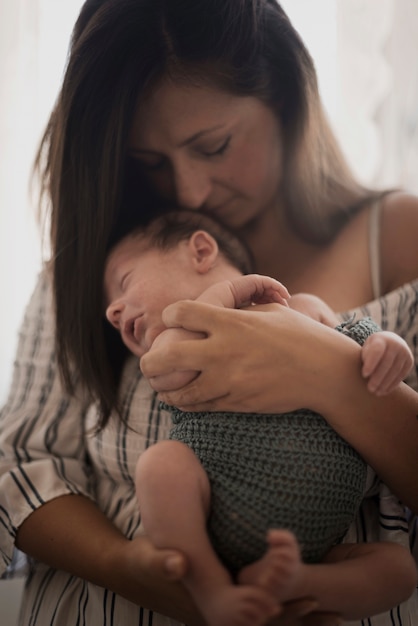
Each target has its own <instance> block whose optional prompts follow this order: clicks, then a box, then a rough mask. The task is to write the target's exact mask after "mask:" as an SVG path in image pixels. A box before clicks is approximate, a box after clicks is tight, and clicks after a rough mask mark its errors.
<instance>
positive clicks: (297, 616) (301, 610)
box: [267, 598, 342, 626]
mask: <svg viewBox="0 0 418 626" xmlns="http://www.w3.org/2000/svg"><path fill="white" fill-rule="evenodd" d="M317 606H318V603H317V601H316V600H314V599H312V598H301V599H299V600H294V601H291V602H286V604H284V605H283V611H282V613H281V614H280V616H279V617H277V618H274V619H273V620H271V621H269V622H268V625H267V626H340V624H341V623H342V620H341V617H340V616H339V615H337V614H336V613H322V612H315V609H316V608H317Z"/></svg>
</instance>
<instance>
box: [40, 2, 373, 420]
mask: <svg viewBox="0 0 418 626" xmlns="http://www.w3.org/2000/svg"><path fill="white" fill-rule="evenodd" d="M167 76H168V77H171V78H172V79H173V80H193V81H201V82H203V83H205V82H210V83H212V84H215V85H217V86H219V87H221V88H223V89H225V90H228V91H229V92H231V93H234V94H238V95H254V96H257V97H258V98H260V99H261V100H262V101H263V102H265V103H267V104H268V105H269V106H270V107H271V108H272V110H274V111H275V113H276V114H277V116H278V117H279V119H280V121H281V127H282V132H283V142H284V173H283V185H282V187H283V194H284V197H285V200H286V207H287V211H288V215H289V219H290V221H291V223H292V224H293V226H294V228H295V229H296V230H298V232H299V233H300V234H301V236H304V237H306V238H309V239H311V240H313V241H318V242H320V241H325V240H326V239H329V238H331V237H332V236H334V235H335V233H336V232H337V230H338V229H339V228H340V227H341V226H342V224H343V223H344V222H345V221H346V220H347V219H348V216H349V214H350V212H352V211H354V210H357V208H358V207H360V206H361V204H364V203H365V202H367V200H368V199H370V197H371V195H372V194H371V193H370V192H367V191H366V190H364V189H362V188H361V187H360V186H359V185H357V183H356V182H355V181H354V179H353V178H352V176H351V174H350V173H349V171H348V170H347V167H346V165H345V162H344V159H343V158H342V157H341V155H340V153H339V151H338V148H337V145H336V142H335V141H334V138H333V136H332V133H331V131H330V130H329V127H328V124H327V122H326V120H325V118H324V115H323V112H322V108H321V104H320V100H319V95H318V88H317V83H316V75H315V70H314V66H313V63H312V59H311V57H310V56H309V54H308V52H307V50H306V49H305V47H304V45H303V43H302V41H301V39H300V37H299V35H298V33H297V32H296V31H295V29H294V28H293V27H292V25H291V24H290V22H289V20H288V18H287V16H286V14H285V13H284V12H283V10H282V9H281V7H280V5H279V4H278V3H277V2H276V1H275V0H87V1H86V2H85V3H84V5H83V7H82V9H81V13H80V16H79V18H78V20H77V23H76V24H75V27H74V31H73V35H72V39H71V45H70V50H69V55H68V61H67V67H66V71H65V75H64V79H63V84H62V88H61V91H60V93H59V96H58V99H57V102H56V105H55V108H54V110H53V112H52V115H51V117H50V120H49V123H48V126H47V129H46V132H45V135H44V137H43V140H42V142H41V146H40V149H39V152H38V157H37V163H36V165H37V169H38V171H39V174H40V177H41V181H42V191H43V200H45V199H47V205H45V203H44V204H43V205H42V206H43V207H44V209H45V208H46V213H45V212H44V217H45V216H46V217H47V220H48V219H49V223H50V229H51V242H52V254H53V257H52V269H53V286H54V295H55V306H56V319H57V323H56V344H57V358H58V364H59V368H60V371H61V373H62V377H63V380H64V382H65V384H66V387H67V388H68V390H69V391H71V390H72V372H73V371H76V372H77V378H80V379H81V380H82V381H84V385H85V387H86V390H87V391H88V392H89V393H90V394H91V397H92V398H94V399H96V400H98V401H99V403H100V407H101V415H102V417H101V421H100V425H101V426H103V425H105V423H106V421H107V419H108V417H109V415H110V412H111V410H112V409H113V408H115V407H116V408H118V407H117V389H118V383H119V379H120V373H121V368H122V364H123V362H124V359H125V356H126V352H125V351H124V348H123V347H122V344H121V342H120V340H119V338H118V337H115V336H114V335H113V334H112V331H111V329H107V326H105V325H104V322H103V321H102V315H101V312H102V311H101V306H102V278H103V267H104V262H105V256H106V252H107V249H108V247H109V242H110V240H111V239H112V233H114V231H115V230H117V229H118V225H120V224H121V223H124V224H132V225H134V224H135V223H136V222H140V223H146V222H147V221H148V220H149V219H150V218H151V217H152V216H153V215H154V214H155V211H156V208H157V206H159V207H160V208H161V204H160V203H159V200H158V198H156V197H155V195H154V194H153V192H152V190H151V189H150V188H149V187H148V186H147V183H146V181H145V179H144V178H143V177H142V176H141V173H140V172H139V171H138V169H137V168H136V167H135V165H134V163H133V162H132V161H131V160H130V158H129V156H128V152H127V141H128V135H129V131H130V127H131V124H132V119H133V115H134V112H135V108H136V105H137V102H138V99H139V98H141V97H142V96H143V95H144V94H146V93H149V91H150V90H151V89H152V88H153V86H154V85H156V84H157V83H158V81H159V80H160V79H161V78H162V77H167Z"/></svg>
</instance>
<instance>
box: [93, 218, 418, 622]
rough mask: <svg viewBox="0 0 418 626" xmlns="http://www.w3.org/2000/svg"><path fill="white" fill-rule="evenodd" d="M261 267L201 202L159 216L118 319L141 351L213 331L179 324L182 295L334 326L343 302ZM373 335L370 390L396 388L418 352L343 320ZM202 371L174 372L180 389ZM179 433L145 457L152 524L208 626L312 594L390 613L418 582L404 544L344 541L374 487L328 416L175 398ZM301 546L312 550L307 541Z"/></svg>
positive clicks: (368, 343)
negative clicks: (186, 409) (174, 310)
mask: <svg viewBox="0 0 418 626" xmlns="http://www.w3.org/2000/svg"><path fill="white" fill-rule="evenodd" d="M250 271H251V259H250V256H249V254H248V252H247V250H246V249H245V247H244V246H243V244H242V243H241V242H240V241H239V240H238V239H237V238H236V236H235V235H233V234H231V233H230V232H229V231H227V230H226V229H225V228H224V227H223V226H221V225H220V224H218V223H217V222H216V221H214V220H213V219H212V218H210V217H209V216H207V215H205V214H203V213H201V212H187V211H181V212H179V211H177V212H170V213H167V214H165V215H162V216H160V217H159V218H157V219H156V220H154V221H153V222H152V223H151V224H149V225H148V226H147V227H146V228H140V229H138V230H136V231H134V232H132V233H131V234H129V235H128V236H126V237H124V238H123V239H121V240H120V241H119V242H117V243H116V244H115V245H114V246H113V248H112V249H111V250H110V253H109V256H108V259H107V263H106V267H105V275H104V291H105V299H106V306H107V308H106V316H107V318H108V320H109V321H110V322H111V324H112V325H113V326H114V327H115V328H116V329H118V330H119V331H120V333H121V336H122V340H123V341H124V343H125V344H126V346H127V347H128V348H129V349H130V350H131V351H132V352H133V353H134V354H135V355H137V356H138V357H141V356H142V355H143V354H145V353H146V352H147V351H149V350H151V349H153V348H155V347H156V346H159V347H161V346H163V345H167V344H169V343H171V342H172V341H179V340H188V341H190V340H196V339H202V335H199V334H197V333H190V332H188V331H185V330H183V329H166V327H165V326H164V324H163V322H162V311H163V310H164V308H165V307H166V306H168V305H169V304H171V303H173V302H176V301H178V300H182V299H197V300H201V301H203V302H206V303H209V304H213V305H214V306H223V307H228V308H245V309H248V311H249V313H248V314H249V315H250V314H251V310H252V309H253V308H254V307H255V306H260V305H263V307H264V308H266V309H268V310H271V309H274V308H275V307H277V306H290V307H291V308H294V309H295V313H294V314H295V315H297V314H300V313H303V314H307V315H310V316H311V317H313V318H314V319H316V320H317V321H319V322H321V323H325V324H327V325H329V326H337V325H338V320H337V318H336V316H335V315H334V313H333V312H332V311H331V310H330V309H329V307H327V306H326V305H325V303H323V302H322V301H321V300H320V299H318V298H316V297H314V296H309V295H307V294H298V295H296V296H293V297H290V296H289V294H288V292H287V290H286V288H285V287H284V286H283V285H282V284H281V283H279V282H278V281H276V280H274V279H272V278H269V277H266V276H259V275H255V274H249V272H250ZM338 330H340V331H341V332H343V333H345V334H347V335H349V336H351V337H353V338H354V339H356V340H357V341H358V342H359V343H361V344H363V347H362V351H361V357H362V373H363V375H364V376H365V378H367V379H368V382H367V384H368V385H369V389H371V390H372V391H374V392H377V393H380V394H383V393H389V392H390V391H391V390H392V389H393V388H394V387H396V386H397V385H398V384H399V382H400V381H401V380H402V379H403V378H404V377H405V376H406V374H407V373H408V371H409V370H410V368H411V366H412V355H411V354H410V351H409V349H408V347H407V345H406V343H405V342H404V341H403V340H402V339H401V338H400V337H398V336H397V335H395V334H393V333H389V332H378V333H375V331H376V330H378V329H377V327H376V326H375V325H374V324H373V322H372V321H371V320H370V319H366V320H360V321H358V322H355V323H351V324H350V323H348V324H345V325H341V326H339V327H338ZM197 375H198V372H190V371H187V372H184V371H183V372H173V374H172V375H170V376H169V377H168V378H167V381H166V384H167V388H179V387H181V386H183V385H185V384H187V383H188V382H189V381H190V380H192V379H193V378H194V377H195V376H197ZM169 408H171V409H172V412H173V422H174V426H173V429H172V432H171V435H170V440H169V441H163V442H160V443H157V444H156V445H154V446H152V447H150V448H149V449H148V450H147V451H146V452H145V453H144V454H142V455H141V457H140V459H139V461H138V466H137V474H136V479H137V483H136V486H137V495H138V499H139V503H140V507H141V515H142V521H143V527H144V529H145V532H146V533H147V534H148V535H149V537H150V539H151V540H152V541H153V543H154V544H155V545H156V546H157V547H165V548H168V547H170V548H176V549H178V550H180V551H181V552H183V553H184V554H185V555H186V557H187V560H188V564H189V567H188V571H187V574H186V576H185V578H184V584H185V585H186V587H187V588H188V589H189V591H190V593H191V594H192V596H193V597H194V599H195V602H196V604H197V606H198V607H199V608H200V610H201V612H202V615H203V616H204V618H205V620H206V622H207V623H208V624H209V626H250V625H251V626H254V625H257V624H260V625H261V624H264V623H265V622H266V621H268V619H270V618H271V617H273V616H275V615H277V614H279V612H280V606H281V603H283V602H285V601H288V600H291V599H294V598H299V597H302V596H308V595H309V596H313V597H315V598H317V599H318V602H319V610H323V611H332V612H337V613H340V614H341V616H342V617H343V618H344V619H356V618H361V617H367V616H369V615H372V614H376V613H379V612H382V611H385V610H387V609H389V608H391V607H392V606H394V605H395V604H397V603H399V602H400V601H402V600H404V599H405V598H407V597H408V596H409V595H410V594H411V593H412V591H413V589H414V587H415V584H416V569H415V565H414V563H413V560H412V558H411V557H410V555H409V553H408V552H407V551H406V550H405V549H404V548H402V547H401V546H399V545H397V544H388V543H385V544H383V543H380V544H356V545H350V544H343V543H341V541H342V539H343V537H344V534H345V532H346V530H347V528H348V526H349V524H350V522H351V521H352V519H353V518H354V516H355V514H356V512H357V510H358V507H359V504H360V502H361V499H362V497H363V493H364V489H365V479H366V465H365V463H364V461H363V460H362V459H361V458H360V457H359V456H358V454H357V453H356V452H355V451H354V450H353V449H352V448H351V447H350V446H349V445H348V444H346V443H345V442H344V441H343V440H342V439H341V438H340V437H339V436H338V435H337V434H336V433H335V432H334V431H333V430H332V429H331V428H330V427H329V426H328V424H327V423H326V421H325V420H324V419H323V418H322V417H321V416H320V415H318V414H316V413H313V412H312V411H309V410H307V409H300V410H299V411H295V412H292V413H288V414H279V415H254V414H236V413H228V414H222V413H213V414H211V413H206V414H200V413H183V412H182V411H179V410H177V409H175V408H173V407H169ZM299 545H300V546H301V549H300V548H299Z"/></svg>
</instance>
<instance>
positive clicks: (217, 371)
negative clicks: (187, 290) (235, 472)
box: [141, 301, 360, 413]
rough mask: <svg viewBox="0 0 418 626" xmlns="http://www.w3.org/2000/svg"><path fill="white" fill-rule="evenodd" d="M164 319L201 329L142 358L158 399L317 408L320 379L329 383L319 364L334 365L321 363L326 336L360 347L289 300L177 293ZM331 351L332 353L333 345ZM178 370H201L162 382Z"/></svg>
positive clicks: (202, 406) (199, 406) (212, 405)
mask: <svg viewBox="0 0 418 626" xmlns="http://www.w3.org/2000/svg"><path fill="white" fill-rule="evenodd" d="M163 320H164V323H165V324H166V325H167V326H169V327H179V326H182V327H183V328H186V329H187V330H192V331H199V332H201V333H204V334H205V335H206V337H205V338H204V339H200V340H197V341H184V342H181V343H180V342H179V343H177V344H173V345H172V346H171V348H170V349H168V350H166V349H165V350H158V349H156V350H153V351H152V352H149V353H148V354H146V355H145V356H144V357H143V358H142V359H141V369H142V371H143V373H144V375H145V376H146V377H147V378H148V379H149V381H150V384H151V386H152V387H153V388H154V389H155V390H156V391H159V392H160V396H161V399H162V400H164V401H165V402H167V403H169V404H173V405H175V406H178V407H180V408H187V409H190V410H212V411H213V410H223V411H227V410H229V411H242V412H253V411H254V412H258V413H277V412H284V411H289V410H294V409H297V408H300V407H306V406H309V407H311V408H313V409H315V406H316V402H317V400H319V393H317V390H318V385H319V388H320V389H321V388H322V389H326V388H327V384H326V381H325V380H323V373H324V372H323V370H324V368H325V370H326V369H332V361H331V362H330V363H329V364H327V363H326V362H325V359H324V362H323V363H322V365H321V363H320V361H321V355H322V354H323V353H324V350H325V344H326V341H325V338H324V337H328V340H330V341H331V342H332V345H333V346H334V344H337V343H339V342H340V341H341V339H343V343H344V340H345V341H349V342H350V344H352V345H351V346H350V347H351V350H352V351H354V352H355V351H356V350H357V351H358V353H359V354H360V348H359V347H358V346H357V345H356V344H355V343H354V342H352V341H351V340H348V339H347V338H341V337H339V336H337V333H336V332H335V331H334V330H333V329H329V328H325V327H324V326H322V325H321V324H319V323H318V322H315V321H313V320H311V319H309V318H308V317H306V316H304V315H302V314H300V313H297V312H296V311H292V310H290V309H288V308H287V307H277V306H274V305H273V307H271V306H269V305H265V306H260V307H254V310H251V311H239V310H231V309H222V308H219V307H215V306H211V305H207V304H202V303H199V302H189V301H183V302H179V303H177V304H174V305H171V306H169V307H167V308H166V309H165V311H164V315H163ZM333 352H335V356H334V359H336V358H337V351H334V350H333ZM178 370H195V371H199V372H200V375H199V376H198V377H197V378H196V379H195V380H193V381H192V382H191V383H190V384H188V385H186V386H185V387H183V388H181V389H178V390H174V389H173V388H167V386H166V384H167V379H168V377H169V375H170V374H171V373H172V372H174V371H178ZM325 373H326V372H325ZM318 379H319V380H318ZM321 379H322V380H321ZM301 381H302V383H303V384H301ZM318 408H319V407H318ZM315 410H318V409H315Z"/></svg>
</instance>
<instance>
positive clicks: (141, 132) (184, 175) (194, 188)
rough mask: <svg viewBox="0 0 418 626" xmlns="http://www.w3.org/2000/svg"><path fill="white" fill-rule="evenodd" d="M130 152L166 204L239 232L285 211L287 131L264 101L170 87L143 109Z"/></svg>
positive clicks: (154, 95)
mask: <svg viewBox="0 0 418 626" xmlns="http://www.w3.org/2000/svg"><path fill="white" fill-rule="evenodd" d="M129 150H130V154H131V156H132V157H134V158H135V159H136V160H137V162H138V164H139V165H140V167H141V168H142V170H143V171H144V172H145V173H146V175H147V177H148V178H149V180H150V181H151V184H152V185H153V186H154V188H155V189H156V190H157V192H158V193H159V194H160V195H161V196H162V197H163V198H164V199H166V200H169V201H170V202H174V203H175V204H177V205H178V206H180V207H182V208H186V209H204V210H206V211H208V212H209V213H214V214H215V215H216V216H217V217H218V218H220V219H221V220H222V221H223V222H224V223H225V224H227V225H228V226H230V227H232V228H241V227H243V226H245V225H247V224H248V223H249V222H250V221H252V220H253V219H254V218H256V217H259V216H260V215H261V214H262V213H264V212H265V211H270V210H274V209H275V208H276V205H277V203H278V193H279V186H280V181H281V172H282V142H281V132H280V125H279V122H278V120H277V117H276V116H275V115H274V113H273V112H272V110H271V109H270V108H269V107H267V106H266V105H265V104H264V103H263V102H261V100H259V99H258V98H255V97H240V96H235V95H232V94H230V93H227V92H225V91H222V90H220V89H217V88H215V87H210V86H206V87H202V86H192V85H185V84H179V85H176V84H174V83H172V82H171V81H168V80H166V81H163V82H162V83H161V84H160V85H159V86H158V88H156V89H155V90H154V91H153V92H152V94H151V95H150V96H149V97H148V98H147V99H145V100H144V101H142V102H141V103H140V105H139V106H138V108H137V111H136V115H135V119H134V123H133V126H132V129H131V134H130V140H129Z"/></svg>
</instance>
